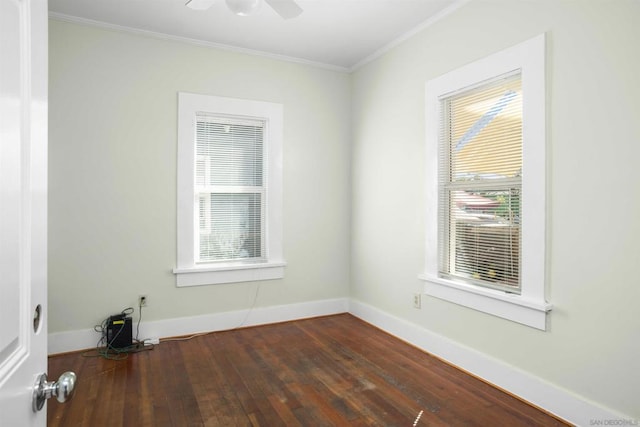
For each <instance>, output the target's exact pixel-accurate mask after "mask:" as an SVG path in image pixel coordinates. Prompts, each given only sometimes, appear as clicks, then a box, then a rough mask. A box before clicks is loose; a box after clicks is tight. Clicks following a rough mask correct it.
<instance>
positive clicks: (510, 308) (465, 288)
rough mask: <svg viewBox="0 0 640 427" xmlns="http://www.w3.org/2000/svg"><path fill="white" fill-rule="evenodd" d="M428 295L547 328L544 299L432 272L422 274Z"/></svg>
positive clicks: (547, 307)
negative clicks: (461, 281)
mask: <svg viewBox="0 0 640 427" xmlns="http://www.w3.org/2000/svg"><path fill="white" fill-rule="evenodd" d="M419 278H420V279H421V280H424V281H425V286H424V292H425V293H426V294H427V295H430V296H433V297H436V298H439V299H442V300H445V301H449V302H453V303H455V304H458V305H462V306H464V307H469V308H472V309H474V310H478V311H481V312H483V313H487V314H492V315H494V316H498V317H502V318H504V319H508V320H511V321H513V322H518V323H521V324H523V325H527V326H530V327H532V328H536V329H540V330H543V331H544V330H546V323H547V322H546V320H547V312H549V311H551V308H552V305H551V304H549V303H547V302H546V301H544V300H543V299H537V298H531V297H526V296H524V295H517V294H509V293H506V292H502V291H497V290H494V289H485V288H480V287H477V286H472V285H467V284H464V283H458V282H454V281H452V280H446V279H441V278H438V277H434V276H432V275H427V274H421V275H420V276H419Z"/></svg>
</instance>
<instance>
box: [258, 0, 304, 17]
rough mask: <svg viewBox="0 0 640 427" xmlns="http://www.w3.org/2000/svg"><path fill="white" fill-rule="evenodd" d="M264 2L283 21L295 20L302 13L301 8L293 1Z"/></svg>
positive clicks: (267, 0)
mask: <svg viewBox="0 0 640 427" xmlns="http://www.w3.org/2000/svg"><path fill="white" fill-rule="evenodd" d="M265 2H266V3H267V4H268V5H269V6H271V8H272V9H273V10H275V11H276V13H277V14H278V15H280V16H282V17H283V18H284V19H291V18H295V17H296V16H298V15H300V14H301V13H302V8H301V7H300V6H298V3H296V2H295V0H265Z"/></svg>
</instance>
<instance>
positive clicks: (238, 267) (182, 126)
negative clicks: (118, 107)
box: [173, 92, 286, 287]
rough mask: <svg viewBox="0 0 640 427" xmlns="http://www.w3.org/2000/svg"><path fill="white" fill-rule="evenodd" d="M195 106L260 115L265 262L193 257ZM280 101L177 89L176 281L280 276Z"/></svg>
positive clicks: (210, 281) (199, 282)
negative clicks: (265, 164) (205, 260)
mask: <svg viewBox="0 0 640 427" xmlns="http://www.w3.org/2000/svg"><path fill="white" fill-rule="evenodd" d="M197 112H207V113H214V114H220V115H226V116H244V117H252V118H260V119H264V120H265V121H266V123H267V125H266V136H267V138H266V141H267V153H266V155H267V159H268V160H267V161H268V167H267V174H266V180H267V187H268V190H267V191H268V194H267V201H266V203H267V206H266V209H267V211H266V230H265V238H266V240H267V243H266V255H267V256H266V258H267V260H266V261H264V262H251V261H249V262H247V261H237V262H227V263H210V264H196V263H195V250H196V249H195V247H196V242H195V234H194V231H195V226H196V225H197V224H198V218H197V212H195V209H194V205H195V203H194V197H195V188H194V186H195V179H194V163H195V162H194V159H195V151H194V150H195V143H194V141H195V118H196V113H197ZM282 129H283V107H282V104H276V103H271V102H263V101H252V100H245V99H236V98H225V97H219V96H211V95H198V94H192V93H184V92H180V93H179V94H178V188H177V191H178V197H177V208H178V211H177V218H178V224H177V232H178V236H177V243H178V247H177V249H178V254H177V266H176V268H174V269H173V272H174V274H175V275H176V285H177V286H178V287H183V286H200V285H211V284H221V283H234V282H248V281H255V280H272V279H280V278H282V277H284V267H285V266H286V262H285V261H284V259H283V254H282V142H283V130H282Z"/></svg>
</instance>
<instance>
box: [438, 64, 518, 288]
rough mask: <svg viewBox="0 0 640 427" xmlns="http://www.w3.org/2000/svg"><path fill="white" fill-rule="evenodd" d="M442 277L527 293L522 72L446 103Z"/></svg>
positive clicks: (441, 204)
mask: <svg viewBox="0 0 640 427" xmlns="http://www.w3.org/2000/svg"><path fill="white" fill-rule="evenodd" d="M440 103H441V108H440V111H441V115H442V117H441V131H440V148H439V159H438V164H439V184H438V186H439V189H438V194H439V212H438V218H439V230H440V233H439V242H438V245H439V247H440V248H441V250H440V260H439V264H440V274H441V275H442V276H443V277H446V278H455V279H460V280H464V281H468V282H470V283H473V284H476V285H480V286H486V287H490V288H496V289H501V290H506V291H509V292H515V293H519V292H520V242H521V232H520V227H521V215H520V211H521V209H520V204H521V197H522V185H521V183H522V87H521V75H520V72H517V73H510V74H507V75H503V76H500V77H498V78H496V79H494V80H492V81H490V82H485V83H483V84H481V85H479V86H476V87H471V88H467V89H464V90H462V91H458V92H457V93H454V94H451V95H446V96H444V97H442V98H441V99H440Z"/></svg>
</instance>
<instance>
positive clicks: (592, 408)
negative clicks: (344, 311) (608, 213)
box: [349, 300, 633, 426]
mask: <svg viewBox="0 0 640 427" xmlns="http://www.w3.org/2000/svg"><path fill="white" fill-rule="evenodd" d="M349 312H350V313H351V314H352V315H354V316H356V317H359V318H360V319H362V320H364V321H366V322H368V323H370V324H372V325H374V326H376V327H378V328H380V329H382V330H384V331H385V332H388V333H390V334H391V335H394V336H395V337H397V338H400V339H401V340H403V341H406V342H408V343H410V344H412V345H414V346H416V347H418V348H420V349H422V350H424V351H426V352H428V353H430V354H433V355H434V356H437V357H439V358H441V359H443V360H445V361H447V362H449V363H451V364H452V365H455V366H457V367H459V368H461V369H462V370H464V371H467V372H469V373H471V374H473V375H475V376H477V377H479V378H482V379H483V380H485V381H487V382H489V383H491V384H494V385H495V386H497V387H499V388H502V389H504V390H506V391H508V392H509V393H511V394H514V395H516V396H518V397H520V398H522V399H523V400H525V401H527V402H530V403H531V404H533V405H535V406H538V407H539V408H542V409H544V410H545V411H547V412H549V413H552V414H554V415H556V416H558V417H560V418H562V419H564V420H566V421H568V422H570V423H572V424H575V425H578V426H589V425H593V422H605V421H608V420H630V419H633V417H630V416H626V415H623V414H619V413H616V412H614V411H612V410H610V409H607V408H604V407H602V406H600V405H598V404H596V403H594V402H591V401H588V400H587V399H584V398H582V397H580V396H577V395H575V394H573V393H571V392H570V391H568V390H565V389H562V388H560V387H558V386H556V385H553V384H551V383H549V382H547V381H545V380H543V379H541V378H539V377H536V376H534V375H531V374H530V373H527V372H524V371H522V370H520V369H518V368H515V367H513V366H510V365H508V364H507V363H504V362H503V361H500V360H498V359H494V358H493V357H490V356H488V355H486V354H484V353H481V352H479V351H477V350H474V349H472V348H469V347H466V346H464V345H462V344H460V343H457V342H455V341H452V340H450V339H448V338H445V337H443V336H441V335H438V334H435V333H433V332H430V331H429V330H427V329H424V328H422V327H420V326H418V325H416V324H414V323H411V322H408V321H406V320H404V319H401V318H398V317H395V316H392V315H390V314H388V313H385V312H383V311H381V310H378V309H377V308H375V307H372V306H370V305H367V304H364V303H361V302H358V301H355V300H350V302H349Z"/></svg>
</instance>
